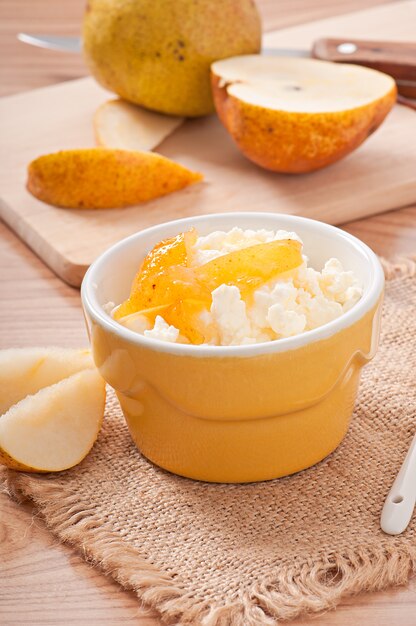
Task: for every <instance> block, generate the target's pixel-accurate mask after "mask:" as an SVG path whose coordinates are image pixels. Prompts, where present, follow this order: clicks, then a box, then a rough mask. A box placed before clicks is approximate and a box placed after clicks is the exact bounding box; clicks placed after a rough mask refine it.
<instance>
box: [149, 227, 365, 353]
mask: <svg viewBox="0 0 416 626" xmlns="http://www.w3.org/2000/svg"><path fill="white" fill-rule="evenodd" d="M278 239H297V240H298V241H301V240H300V238H299V237H298V235H297V234H296V233H293V232H287V231H284V230H278V231H269V230H242V229H241V228H233V229H232V230H230V231H228V232H223V231H215V232H213V233H210V234H209V235H206V236H204V237H199V238H198V239H197V241H196V242H195V244H194V246H193V249H192V251H191V265H192V266H194V267H197V266H199V265H202V264H204V263H207V262H208V261H211V260H212V259H215V258H217V257H219V256H221V255H223V254H227V253H229V252H234V251H236V250H240V249H242V248H247V247H249V246H254V245H257V244H261V243H268V242H270V241H275V240H278ZM303 258H304V262H303V264H302V265H301V266H300V267H298V268H296V269H295V270H292V271H291V272H289V273H288V274H286V275H285V276H284V277H277V278H275V279H273V280H271V281H270V282H268V283H266V284H265V285H263V286H261V287H260V288H259V289H257V290H256V291H255V292H254V293H253V297H252V299H251V301H250V304H249V305H247V304H246V302H244V300H243V299H242V298H241V294H240V291H239V289H238V287H236V286H231V285H225V284H223V285H220V286H219V287H218V288H217V289H215V290H214V291H213V292H212V304H211V308H210V311H209V312H205V313H204V314H203V319H204V322H205V323H206V324H209V327H210V329H213V337H212V338H211V340H210V343H211V344H214V345H223V346H233V345H245V344H252V343H259V342H263V341H272V340H274V339H279V338H282V337H292V336H294V335H298V334H299V333H303V332H305V331H308V330H312V329H313V328H317V327H318V326H322V325H323V324H326V323H328V322H330V321H331V320H333V319H336V318H337V317H339V316H340V315H342V314H343V313H344V312H345V311H348V310H349V309H350V308H351V307H352V306H354V304H355V303H356V302H357V301H358V300H359V299H360V298H361V296H362V293H363V290H362V287H361V285H360V284H359V282H358V280H357V279H356V277H355V276H354V274H353V272H351V271H345V270H344V268H343V266H342V264H341V262H340V261H339V260H338V259H335V258H331V259H329V260H328V261H327V262H326V263H325V266H324V268H323V269H322V271H321V272H319V271H317V270H315V269H313V268H311V267H308V260H307V258H306V257H303ZM144 334H145V335H146V336H147V337H153V338H154V339H161V340H163V341H170V342H181V341H182V339H183V338H182V337H181V336H180V334H179V330H178V329H177V328H175V327H173V326H169V325H168V324H167V323H166V322H165V320H164V319H163V318H162V317H160V316H158V317H157V318H156V321H155V325H154V328H152V329H150V330H145V331H144Z"/></svg>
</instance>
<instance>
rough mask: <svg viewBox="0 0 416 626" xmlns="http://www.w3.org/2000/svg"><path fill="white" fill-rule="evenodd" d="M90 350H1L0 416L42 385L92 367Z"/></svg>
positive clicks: (55, 381)
mask: <svg viewBox="0 0 416 626" xmlns="http://www.w3.org/2000/svg"><path fill="white" fill-rule="evenodd" d="M92 367H94V363H93V361H92V358H91V354H90V351H89V350H71V349H64V348H11V349H9V350H1V351H0V415H2V414H3V413H5V412H6V411H7V410H8V409H9V408H10V407H11V406H12V405H13V404H16V402H19V400H22V399H23V398H25V397H26V396H28V395H31V394H34V393H36V392H37V391H39V389H42V388H43V387H48V386H49V385H53V384H54V383H57V382H58V381H60V380H62V379H63V378H67V377H68V376H71V375H72V374H75V373H76V372H79V371H80V370H83V369H87V368H92Z"/></svg>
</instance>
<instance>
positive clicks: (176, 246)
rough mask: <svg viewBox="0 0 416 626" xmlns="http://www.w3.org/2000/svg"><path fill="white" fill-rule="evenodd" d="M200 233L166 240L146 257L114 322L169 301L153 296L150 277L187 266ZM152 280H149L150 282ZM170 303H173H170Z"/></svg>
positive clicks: (194, 232) (182, 234)
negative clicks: (173, 268)
mask: <svg viewBox="0 0 416 626" xmlns="http://www.w3.org/2000/svg"><path fill="white" fill-rule="evenodd" d="M196 238H197V233H196V231H195V230H194V229H191V230H190V231H189V232H186V233H180V234H179V235H176V236H175V237H170V238H169V239H164V240H163V241H161V242H160V243H158V244H156V246H155V247H154V248H153V249H152V250H151V251H150V252H149V253H148V254H147V255H146V257H145V258H144V260H143V263H142V264H141V267H140V270H139V271H138V272H137V274H136V276H135V277H134V280H133V284H132V286H131V290H130V296H129V298H128V299H127V300H125V301H124V302H123V303H122V304H121V305H120V306H119V307H118V309H117V310H116V312H115V313H114V318H115V319H120V318H121V317H125V316H126V315H130V314H132V313H137V312H138V311H140V310H141V309H149V308H153V307H155V306H160V305H162V304H165V303H166V302H164V301H162V300H163V299H161V298H159V294H158V295H157V297H156V294H153V295H152V292H153V290H154V289H155V288H153V283H152V282H151V277H152V276H156V275H158V274H161V273H162V272H164V271H165V270H167V269H168V268H169V267H172V266H175V267H176V266H179V267H184V266H186V265H187V263H188V250H189V249H190V247H191V246H192V245H193V243H194V242H195V241H196ZM149 279H150V280H149ZM167 303H168V304H171V302H168V301H167Z"/></svg>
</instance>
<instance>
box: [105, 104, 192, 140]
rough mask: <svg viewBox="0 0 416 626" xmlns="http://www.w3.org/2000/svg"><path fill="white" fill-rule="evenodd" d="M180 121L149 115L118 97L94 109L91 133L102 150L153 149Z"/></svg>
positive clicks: (174, 118)
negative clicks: (93, 133)
mask: <svg viewBox="0 0 416 626" xmlns="http://www.w3.org/2000/svg"><path fill="white" fill-rule="evenodd" d="M183 121H184V118H183V117H173V116H170V115H162V114H161V113H153V112H151V111H147V110H146V109H143V108H142V107H139V106H137V105H134V104H130V103H129V102H126V101H125V100H121V99H119V98H118V99H116V100H108V101H107V102H104V104H102V105H101V106H100V107H99V108H98V109H97V111H96V112H95V115H94V130H95V136H96V139H97V143H98V144H99V145H100V146H104V147H105V148H120V149H122V150H153V148H156V146H158V145H159V144H161V143H162V141H163V140H164V139H166V137H168V136H169V135H171V134H172V133H173V131H174V130H176V129H177V128H178V127H179V126H180V125H181V124H182V123H183Z"/></svg>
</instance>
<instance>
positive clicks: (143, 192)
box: [27, 148, 203, 209]
mask: <svg viewBox="0 0 416 626" xmlns="http://www.w3.org/2000/svg"><path fill="white" fill-rule="evenodd" d="M202 178H203V177H202V175H201V174H199V173H198V172H192V171H191V170H188V169H187V168H186V167H184V166H183V165H180V164H179V163H176V162H175V161H172V160H171V159H168V158H166V157H164V156H162V155H160V154H155V153H154V152H142V151H141V152H140V151H138V150H118V149H115V148H79V149H75V150H61V151H60V152H55V153H53V154H45V155H43V156H40V157H38V158H37V159H35V160H34V161H32V162H31V163H30V164H29V167H28V179H27V189H28V190H29V191H30V193H31V194H32V195H33V196H35V198H38V200H42V202H47V203H48V204H52V205H54V206H58V207H64V208H67V209H112V208H116V207H125V206H131V205H133V204H139V203H140V202H147V201H148V200H153V199H155V198H159V197H161V196H165V195H167V194H168V193H172V192H173V191H178V190H179V189H183V188H184V187H187V186H188V185H192V184H193V183H197V182H199V181H200V180H202Z"/></svg>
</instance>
